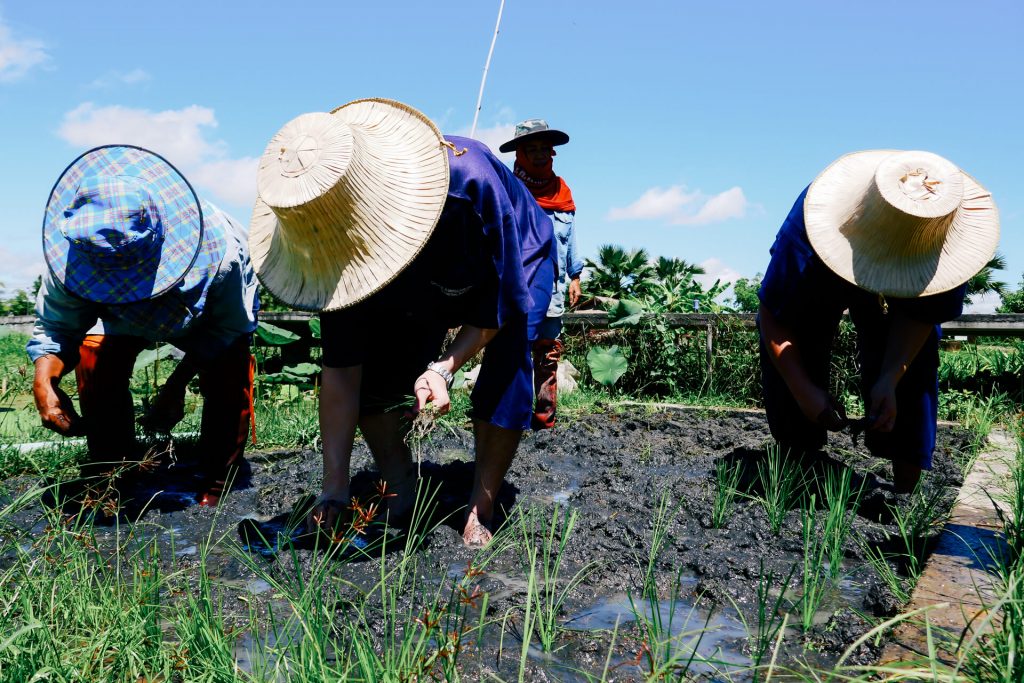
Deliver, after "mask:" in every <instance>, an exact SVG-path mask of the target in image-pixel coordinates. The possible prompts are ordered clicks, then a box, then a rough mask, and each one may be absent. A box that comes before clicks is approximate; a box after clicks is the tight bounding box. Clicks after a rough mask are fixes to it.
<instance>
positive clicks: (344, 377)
mask: <svg viewBox="0 0 1024 683" xmlns="http://www.w3.org/2000/svg"><path fill="white" fill-rule="evenodd" d="M361 381H362V366H358V365H357V366H354V367H349V368H327V367H325V368H324V369H323V374H322V378H321V382H322V384H321V388H320V396H319V402H320V438H321V439H322V441H323V453H324V456H323V457H324V483H323V491H324V495H325V496H326V497H328V498H337V499H339V500H344V499H347V498H348V494H349V464H350V461H351V459H352V442H353V441H354V440H355V434H356V425H357V424H358V422H359V391H360V384H361Z"/></svg>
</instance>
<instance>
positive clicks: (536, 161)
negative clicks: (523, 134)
mask: <svg viewBox="0 0 1024 683" xmlns="http://www.w3.org/2000/svg"><path fill="white" fill-rule="evenodd" d="M523 153H524V154H526V158H527V159H529V160H530V163H531V164H533V165H534V166H536V167H537V168H547V167H548V166H550V165H551V157H553V156H555V149H554V147H552V146H551V143H550V142H548V141H547V140H527V141H526V142H525V143H523Z"/></svg>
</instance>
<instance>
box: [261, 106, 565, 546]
mask: <svg viewBox="0 0 1024 683" xmlns="http://www.w3.org/2000/svg"><path fill="white" fill-rule="evenodd" d="M257 185H258V191H259V196H258V198H257V200H256V208H255V210H254V212H253V221H252V233H251V236H250V248H251V251H252V256H253V262H254V263H255V265H256V269H257V271H258V273H259V277H260V281H261V282H262V283H263V285H265V286H266V287H267V289H269V290H270V291H271V292H272V293H273V294H274V295H275V296H276V297H277V298H279V299H281V300H282V301H285V302H287V303H289V304H291V305H292V306H296V307H298V308H304V309H311V310H320V311H322V312H323V313H322V315H321V318H320V320H321V340H322V345H323V375H322V384H321V392H320V433H321V437H322V440H323V458H324V478H323V493H322V495H321V496H320V498H319V499H318V500H317V502H316V504H315V506H314V509H313V511H312V513H311V514H310V518H309V523H310V525H311V526H314V527H316V526H324V527H326V528H327V529H328V530H333V529H334V527H335V525H336V524H338V523H339V522H343V521H344V518H345V517H346V516H348V515H350V514H351V512H350V507H349V506H350V497H349V482H350V478H349V465H350V461H351V456H352V444H353V439H354V438H355V430H356V427H357V426H358V427H359V429H360V430H361V432H362V434H363V436H364V438H365V439H366V443H367V445H368V446H369V447H370V451H371V452H372V453H373V456H374V459H375V461H376V463H377V467H378V468H379V469H380V473H381V475H382V477H383V478H384V480H385V482H386V484H387V489H388V491H389V492H391V493H393V494H394V496H393V497H389V498H388V501H387V510H388V513H389V514H390V515H393V516H401V515H403V514H405V513H406V512H407V511H409V510H410V509H411V507H412V505H413V503H414V502H415V495H416V468H415V466H414V465H413V462H412V455H411V453H410V451H409V447H408V445H407V444H406V443H405V440H404V436H405V435H406V434H407V433H408V430H409V426H410V425H409V421H408V420H406V419H404V414H405V412H406V411H407V409H411V410H412V411H413V412H415V413H418V412H419V411H422V410H423V409H424V408H425V407H426V405H427V404H428V403H430V404H432V405H433V408H434V410H435V411H436V412H437V413H441V414H443V413H445V412H447V410H448V409H449V407H450V400H449V395H448V392H449V390H450V388H451V384H452V379H453V376H454V374H455V373H456V371H458V370H459V368H460V367H462V366H463V364H464V363H466V362H467V361H469V360H470V359H471V358H473V357H474V356H475V355H476V354H477V353H478V352H479V351H481V350H483V351H484V358H483V365H482V368H481V370H480V375H479V377H478V379H477V383H476V386H475V387H474V390H473V394H472V403H473V408H472V418H473V432H474V437H475V443H476V468H475V474H474V481H473V489H472V491H470V492H469V497H468V498H469V500H468V507H467V510H466V517H465V523H464V526H463V531H462V538H463V541H464V542H465V543H466V544H467V545H470V546H482V545H485V544H487V543H488V542H489V541H490V539H491V535H492V527H493V524H494V521H495V509H494V506H495V500H496V498H497V495H498V491H499V489H500V488H501V485H502V482H503V481H504V477H505V474H506V472H507V471H508V468H509V467H510V466H511V464H512V460H513V458H514V457H515V454H516V450H517V449H518V446H519V440H520V438H521V436H522V432H523V430H525V429H529V427H530V418H531V416H532V406H533V383H532V378H533V364H532V362H531V358H530V346H531V342H532V340H533V339H535V338H536V329H537V326H538V325H539V324H540V323H541V321H542V320H543V319H544V314H545V312H546V311H547V310H548V303H549V299H550V297H551V288H552V285H553V279H554V268H555V263H554V253H555V250H554V246H553V244H552V241H553V238H552V230H551V221H550V220H548V218H547V216H546V215H544V212H543V211H541V210H540V208H539V207H538V206H537V203H536V202H534V201H533V199H532V198H531V197H530V195H529V193H527V192H526V189H525V188H524V187H523V185H522V183H520V182H519V181H518V180H516V179H515V176H513V175H512V171H510V170H509V169H508V168H507V167H506V166H505V165H504V164H502V163H501V162H500V161H499V160H498V158H497V157H495V156H494V154H492V153H491V152H490V150H489V149H487V147H486V146H485V145H483V144H481V143H479V142H477V141H475V140H470V139H467V138H460V137H448V138H445V137H443V136H442V135H441V133H440V131H438V130H437V128H436V126H434V124H433V123H432V122H431V121H430V120H429V119H427V118H426V117H425V116H424V115H423V114H421V113H420V112H418V111H416V110H415V109H413V108H411V107H409V106H407V105H404V104H402V103H400V102H395V101H393V100H384V99H369V100H357V101H355V102H350V103H349V104H346V105H344V106H342V107H339V108H338V109H336V110H334V112H332V113H331V114H326V113H312V114H304V115H302V116H300V117H298V118H296V119H294V120H292V121H290V122H289V123H287V124H286V125H285V126H284V127H283V128H282V129H281V130H280V131H278V133H277V134H276V135H275V136H274V138H273V139H272V140H271V141H270V144H269V145H267V148H266V151H265V152H264V154H263V158H262V159H261V161H260V168H259V173H258V176H257ZM454 327H459V332H458V334H457V335H456V336H455V338H454V340H452V342H451V343H450V344H448V346H447V347H446V348H443V345H444V339H445V335H446V332H447V331H448V330H449V329H451V328H454Z"/></svg>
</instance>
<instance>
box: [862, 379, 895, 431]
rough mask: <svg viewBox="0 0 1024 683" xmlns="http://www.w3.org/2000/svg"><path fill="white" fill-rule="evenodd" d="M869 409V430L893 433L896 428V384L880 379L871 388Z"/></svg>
mask: <svg viewBox="0 0 1024 683" xmlns="http://www.w3.org/2000/svg"><path fill="white" fill-rule="evenodd" d="M869 398H870V406H869V408H868V429H870V430H871V431H873V432H891V431H892V430H893V427H895V426H896V384H895V383H893V382H892V381H891V380H890V379H889V378H887V377H880V378H879V379H878V381H877V382H875V385H874V386H873V387H871V393H870V395H869Z"/></svg>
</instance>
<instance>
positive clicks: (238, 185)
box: [57, 102, 257, 206]
mask: <svg viewBox="0 0 1024 683" xmlns="http://www.w3.org/2000/svg"><path fill="white" fill-rule="evenodd" d="M216 127H217V119H216V117H215V116H214V112H213V110H212V109H209V108H207V107H200V106H198V105H192V106H190V107H185V108H183V109H171V110H166V111H158V112H154V111H149V110H147V109H132V108H129V107H122V106H118V105H112V106H107V107H98V106H96V105H95V104H93V103H92V102H85V103H84V104H81V105H79V106H78V107H76V108H75V109H72V110H71V111H69V112H68V113H66V114H65V115H64V120H63V121H62V123H61V125H60V128H59V129H58V131H57V133H58V135H59V136H60V137H61V138H62V139H64V140H65V141H67V142H69V143H70V144H72V145H75V146H76V147H83V148H88V147H96V146H98V145H109V144H130V145H138V146H139V147H145V148H146V149H150V150H153V151H154V152H157V153H158V154H161V155H162V156H164V157H166V158H167V160H168V161H170V162H171V163H172V164H174V165H175V166H177V167H178V168H179V169H180V170H181V172H182V173H184V174H185V176H186V177H187V178H188V179H189V180H190V181H192V182H194V183H195V184H196V185H197V186H199V187H201V188H203V189H205V190H208V191H209V192H210V193H212V194H213V195H214V197H212V198H214V199H217V200H220V201H224V202H228V203H230V204H236V205H240V206H251V205H252V203H253V201H254V200H255V199H256V164H257V160H256V159H253V158H251V157H244V158H241V159H232V158H230V157H229V156H228V154H227V144H226V143H224V142H223V141H221V140H216V139H211V138H210V137H208V133H209V131H210V130H212V129H215V128H216Z"/></svg>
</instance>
